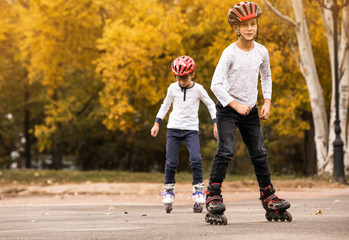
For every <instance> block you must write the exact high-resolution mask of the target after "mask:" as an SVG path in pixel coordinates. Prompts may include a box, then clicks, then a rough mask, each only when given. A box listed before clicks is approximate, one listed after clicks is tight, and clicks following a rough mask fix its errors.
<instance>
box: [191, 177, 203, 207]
mask: <svg viewBox="0 0 349 240" xmlns="http://www.w3.org/2000/svg"><path fill="white" fill-rule="evenodd" d="M204 192H205V186H204V184H203V183H198V184H195V185H193V196H192V197H193V201H194V207H193V210H194V212H195V213H201V212H202V210H203V208H204V207H203V205H204V203H205V193H204Z"/></svg>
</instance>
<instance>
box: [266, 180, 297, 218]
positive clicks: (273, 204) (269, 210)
mask: <svg viewBox="0 0 349 240" xmlns="http://www.w3.org/2000/svg"><path fill="white" fill-rule="evenodd" d="M259 190H260V198H259V199H260V200H261V202H262V205H263V207H264V209H265V210H266V213H265V218H266V219H267V220H268V221H272V220H274V221H275V222H277V221H279V220H280V221H281V222H284V221H285V220H287V221H288V222H291V221H292V215H291V213H289V212H287V211H286V209H288V208H289V207H290V206H291V204H290V203H289V202H287V201H286V200H284V199H281V198H278V197H277V196H276V195H275V194H274V193H275V189H274V188H273V186H272V185H269V186H268V187H266V188H260V189H259Z"/></svg>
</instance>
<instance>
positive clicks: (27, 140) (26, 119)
mask: <svg viewBox="0 0 349 240" xmlns="http://www.w3.org/2000/svg"><path fill="white" fill-rule="evenodd" d="M29 98H30V95H29V84H28V83H25V86H24V138H25V167H26V168H31V136H30V133H29V129H30V110H29V106H28V101H29Z"/></svg>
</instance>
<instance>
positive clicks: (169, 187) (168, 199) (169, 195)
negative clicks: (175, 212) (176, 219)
mask: <svg viewBox="0 0 349 240" xmlns="http://www.w3.org/2000/svg"><path fill="white" fill-rule="evenodd" d="M161 195H162V203H163V204H165V206H166V212H167V213H170V212H171V211H172V203H173V200H174V198H175V185H174V183H168V184H164V191H163V192H162V193H161Z"/></svg>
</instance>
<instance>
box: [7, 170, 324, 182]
mask: <svg viewBox="0 0 349 240" xmlns="http://www.w3.org/2000/svg"><path fill="white" fill-rule="evenodd" d="M208 179H209V173H205V174H204V180H208ZM295 179H297V180H302V179H304V180H306V179H307V180H311V181H327V179H324V178H322V179H320V178H319V177H317V176H314V177H301V176H295V175H283V176H272V180H285V181H286V180H295ZM163 181H164V174H163V173H153V172H152V173H145V172H124V171H69V170H58V171H56V170H32V169H24V170H1V171H0V184H2V185H4V184H9V183H20V184H39V185H50V184H55V183H56V184H57V183H58V184H65V183H84V182H92V183H98V182H99V183H100V182H106V183H118V182H147V183H162V182H163ZM234 181H242V182H245V181H253V182H256V177H255V175H254V174H249V175H243V176H241V175H227V176H226V179H225V182H234ZM176 182H177V183H191V182H192V174H191V173H188V172H180V173H177V174H176Z"/></svg>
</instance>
